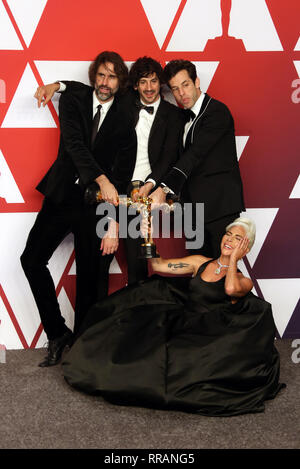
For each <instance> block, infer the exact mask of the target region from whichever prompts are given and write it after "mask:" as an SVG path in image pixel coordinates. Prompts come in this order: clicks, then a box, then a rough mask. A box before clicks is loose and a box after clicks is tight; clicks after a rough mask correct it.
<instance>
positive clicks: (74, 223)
mask: <svg viewBox="0 0 300 469" xmlns="http://www.w3.org/2000/svg"><path fill="white" fill-rule="evenodd" d="M70 232H72V233H73V234H74V247H75V256H76V304H75V325H74V332H75V333H76V332H77V331H78V329H79V327H80V324H81V322H82V320H83V317H84V316H85V314H86V313H87V311H88V309H89V308H90V306H91V305H92V304H93V303H94V302H95V301H96V300H98V299H101V298H102V297H104V296H106V295H107V293H108V269H109V265H110V262H111V260H112V258H113V255H110V256H101V255H100V254H101V252H100V242H101V241H100V240H99V238H98V237H97V236H96V213H95V207H87V206H86V205H85V204H84V201H83V195H82V190H81V188H80V187H79V186H77V185H74V187H73V188H72V190H71V191H70V197H69V198H68V200H67V201H66V202H64V203H60V204H59V205H57V204H55V203H53V202H52V201H51V200H50V199H49V198H47V197H45V199H44V202H43V205H42V208H41V211H40V212H39V213H38V215H37V218H36V221H35V223H34V226H33V228H32V229H31V231H30V233H29V236H28V240H27V244H26V247H25V250H24V252H23V254H22V256H21V263H22V267H23V269H24V272H25V275H26V277H27V279H28V281H29V284H30V287H31V290H32V293H33V296H34V298H35V301H36V304H37V307H38V310H39V313H40V317H41V321H42V324H43V327H44V330H45V332H46V334H47V337H48V339H49V340H52V339H55V338H57V337H60V336H61V335H62V334H64V332H65V331H66V330H67V327H66V325H65V320H64V318H63V317H62V315H61V312H60V308H59V304H58V301H57V298H56V292H55V286H54V283H53V280H52V277H51V274H50V272H49V269H48V267H47V264H48V261H49V259H50V258H51V256H52V254H53V253H54V251H55V250H56V248H57V247H58V246H59V244H60V243H61V241H62V240H63V239H64V238H65V237H66V235H67V234H69V233H70Z"/></svg>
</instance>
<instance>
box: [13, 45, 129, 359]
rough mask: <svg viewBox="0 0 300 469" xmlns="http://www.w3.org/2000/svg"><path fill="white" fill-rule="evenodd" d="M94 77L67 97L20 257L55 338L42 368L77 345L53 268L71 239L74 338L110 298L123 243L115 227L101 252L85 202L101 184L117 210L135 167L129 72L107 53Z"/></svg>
mask: <svg viewBox="0 0 300 469" xmlns="http://www.w3.org/2000/svg"><path fill="white" fill-rule="evenodd" d="M89 76H90V80H91V86H90V87H89V86H85V87H78V89H75V90H73V92H72V93H69V92H68V91H66V92H65V93H63V94H62V96H61V99H60V102H59V120H60V130H61V138H60V145H59V150H58V155H57V159H56V160H55V162H54V163H53V165H52V166H51V168H50V169H49V171H48V172H47V174H46V175H45V176H44V178H43V179H42V180H41V182H40V183H39V184H38V186H37V189H38V190H39V191H40V192H41V193H42V194H43V195H44V196H45V198H44V201H43V205H42V208H41V210H40V212H39V214H38V216H37V218H36V221H35V223H34V226H33V228H32V230H31V232H30V234H29V237H28V240H27V244H26V247H25V250H24V252H23V254H22V256H21V263H22V266H23V269H24V272H25V274H26V276H27V279H28V281H29V284H30V287H31V290H32V293H33V295H34V298H35V301H36V304H37V307H38V310H39V313H40V317H41V321H42V324H43V327H44V330H45V332H46V335H47V337H48V339H49V345H48V354H47V357H46V358H45V360H44V361H43V362H42V363H40V366H42V367H47V366H52V365H55V364H56V363H58V362H59V361H60V358H61V355H62V352H63V349H64V347H65V346H66V345H67V344H68V343H69V342H70V341H71V340H72V333H71V331H70V329H69V328H67V326H66V325H65V320H64V318H63V317H62V315H61V311H60V308H59V304H58V302H57V298H56V293H55V286H54V283H53V280H52V277H51V275H50V272H49V270H48V268H47V264H48V261H49V259H50V257H51V256H52V254H53V252H54V251H55V249H56V248H57V247H58V245H59V244H60V243H61V241H62V240H63V239H64V238H65V237H66V235H67V234H68V233H71V232H72V233H73V234H74V245H75V255H76V305H75V325H74V332H75V333H76V332H77V331H78V329H79V327H80V324H81V322H82V319H83V316H84V314H85V313H86V312H87V311H88V309H89V307H90V306H91V305H92V304H93V303H94V302H95V301H96V300H97V299H98V300H99V299H101V298H102V297H104V296H106V295H107V293H108V291H107V290H108V269H109V265H110V262H111V260H112V258H113V253H114V252H115V251H116V249H117V248H118V237H117V236H113V235H111V236H110V229H112V228H114V227H115V225H116V223H115V222H114V220H111V222H110V223H111V226H112V228H111V227H110V228H109V231H108V233H107V234H106V235H105V236H104V237H103V238H102V240H101V251H102V252H101V251H100V242H99V238H98V237H97V235H96V222H97V220H96V214H95V209H94V207H91V206H88V205H87V204H85V202H84V191H85V188H86V187H87V186H88V185H90V184H91V183H93V182H97V183H98V185H99V186H100V189H101V193H102V197H103V199H104V200H106V201H109V202H111V203H113V204H117V199H118V194H119V192H121V193H124V191H125V190H126V188H127V186H128V184H129V182H130V180H131V177H132V172H133V168H134V161H135V136H134V132H133V129H132V126H131V125H130V123H129V120H128V119H127V118H126V117H125V115H124V110H123V107H122V105H121V103H120V99H119V96H118V95H119V94H120V93H121V92H122V91H123V90H124V88H125V87H126V83H127V78H128V71H127V67H126V65H125V64H124V62H123V59H122V58H121V57H120V56H119V54H117V53H115V52H102V53H101V54H99V55H98V56H97V57H96V59H95V60H94V62H93V63H92V64H91V66H90V69H89ZM57 86H59V85H57Z"/></svg>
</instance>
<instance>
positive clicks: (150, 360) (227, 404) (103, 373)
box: [63, 218, 284, 416]
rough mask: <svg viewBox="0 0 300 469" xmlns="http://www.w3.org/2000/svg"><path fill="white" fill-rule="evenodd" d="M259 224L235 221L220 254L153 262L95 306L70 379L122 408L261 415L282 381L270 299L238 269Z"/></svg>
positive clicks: (68, 360) (71, 355)
mask: <svg viewBox="0 0 300 469" xmlns="http://www.w3.org/2000/svg"><path fill="white" fill-rule="evenodd" d="M254 238H255V226H254V224H253V222H252V221H251V220H249V219H247V218H239V219H236V220H235V221H234V222H233V223H232V224H231V225H229V226H228V227H227V231H226V234H225V235H224V236H223V238H222V241H221V256H220V258H219V259H208V258H205V257H203V256H198V255H195V256H188V257H185V258H182V259H168V260H166V259H161V258H158V259H152V260H151V262H152V267H153V269H154V271H156V272H158V273H169V274H174V273H176V274H179V275H180V274H181V275H185V274H192V279H190V278H187V277H181V278H175V277H173V278H172V277H161V276H157V275H155V276H153V277H151V278H150V279H149V280H147V281H146V282H144V283H139V284H137V285H134V286H131V287H128V288H124V289H123V290H120V291H118V292H116V293H114V294H113V295H111V296H110V297H108V298H107V299H106V300H105V301H102V302H101V303H98V304H96V305H95V306H94V307H93V308H92V309H91V310H90V311H89V313H88V315H87V318H86V321H85V323H84V325H83V328H82V330H81V333H80V335H79V336H78V338H77V340H76V341H75V343H74V344H73V346H72V348H71V349H70V351H69V352H68V354H67V355H66V356H65V359H64V362H63V372H64V376H65V379H66V380H67V382H68V383H69V384H70V385H72V386H74V387H76V388H77V389H80V390H83V391H85V392H88V393H93V394H100V395H101V396H103V397H104V398H106V399H107V400H109V401H110V402H113V403H116V404H120V405H139V406H146V407H152V408H157V409H173V410H175V409H177V410H182V411H187V412H195V413H199V414H203V415H210V416H230V415H238V414H242V413H248V412H262V411H263V410H264V401H265V400H267V399H272V398H274V397H275V396H276V394H277V393H278V391H279V390H280V389H281V388H282V387H283V386H284V385H282V384H280V383H279V368H280V364H279V354H278V352H277V350H276V348H275V346H274V338H275V332H276V328H275V324H274V320H273V315H272V310H271V305H270V304H269V303H267V302H266V301H264V300H262V299H260V298H258V297H256V296H255V295H253V294H252V293H251V292H250V290H251V289H252V287H253V284H252V281H251V280H250V279H249V278H246V277H244V276H243V275H242V273H241V272H240V271H239V270H238V269H237V262H238V260H239V259H241V258H242V257H243V256H244V255H245V254H246V253H247V252H248V251H249V249H250V248H251V246H252V244H253V242H254Z"/></svg>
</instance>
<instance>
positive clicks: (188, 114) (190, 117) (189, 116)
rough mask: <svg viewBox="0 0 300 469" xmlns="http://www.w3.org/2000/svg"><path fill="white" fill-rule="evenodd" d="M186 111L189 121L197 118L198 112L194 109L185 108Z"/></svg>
mask: <svg viewBox="0 0 300 469" xmlns="http://www.w3.org/2000/svg"><path fill="white" fill-rule="evenodd" d="M184 113H185V115H186V121H187V122H188V121H190V120H191V119H192V120H193V119H195V117H196V114H195V113H194V112H193V111H191V110H190V109H185V110H184Z"/></svg>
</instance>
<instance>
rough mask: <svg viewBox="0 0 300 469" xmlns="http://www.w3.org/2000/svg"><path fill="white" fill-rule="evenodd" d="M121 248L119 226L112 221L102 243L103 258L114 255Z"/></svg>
mask: <svg viewBox="0 0 300 469" xmlns="http://www.w3.org/2000/svg"><path fill="white" fill-rule="evenodd" d="M118 247H119V224H118V223H117V222H116V221H115V220H110V222H109V227H108V230H107V233H106V234H105V236H104V237H103V239H102V241H101V246H100V249H101V251H102V256H106V255H108V254H113V253H114V252H116V251H117V249H118Z"/></svg>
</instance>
